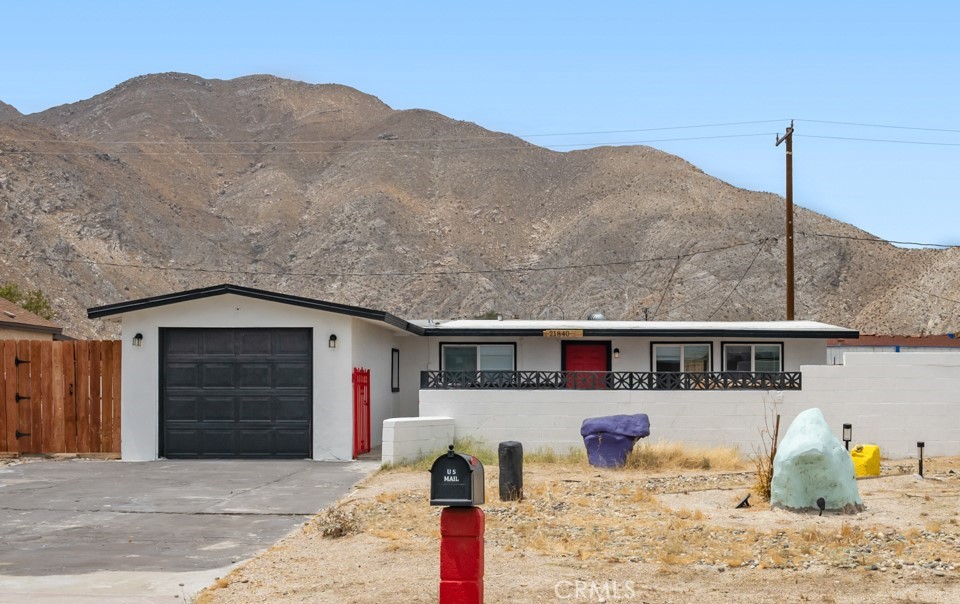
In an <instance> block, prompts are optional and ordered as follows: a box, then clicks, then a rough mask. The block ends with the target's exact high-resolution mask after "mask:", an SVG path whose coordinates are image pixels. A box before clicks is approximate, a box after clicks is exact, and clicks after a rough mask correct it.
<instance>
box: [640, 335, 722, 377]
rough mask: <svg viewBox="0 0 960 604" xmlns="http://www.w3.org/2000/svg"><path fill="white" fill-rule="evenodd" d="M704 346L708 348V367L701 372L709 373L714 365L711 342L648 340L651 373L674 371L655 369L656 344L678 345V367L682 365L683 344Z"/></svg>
mask: <svg viewBox="0 0 960 604" xmlns="http://www.w3.org/2000/svg"><path fill="white" fill-rule="evenodd" d="M688 345H689V346H706V347H707V348H708V349H709V353H708V354H709V355H710V358H709V359H708V363H709V367H707V368H706V369H704V370H703V372H702V373H711V372H712V371H713V365H714V356H713V342H650V372H651V373H674V372H658V371H657V353H656V349H657V346H680V367H681V368H682V367H683V359H684V353H683V347H684V346H688ZM677 373H701V372H699V371H683V370H681V371H679V372H677Z"/></svg>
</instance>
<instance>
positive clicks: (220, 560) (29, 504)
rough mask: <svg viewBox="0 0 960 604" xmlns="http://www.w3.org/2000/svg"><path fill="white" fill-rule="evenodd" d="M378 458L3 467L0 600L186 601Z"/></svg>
mask: <svg viewBox="0 0 960 604" xmlns="http://www.w3.org/2000/svg"><path fill="white" fill-rule="evenodd" d="M377 465H378V464H377V462H315V461H306V460H304V461H251V460H243V461H155V462H120V461H90V460H63V461H30V462H27V463H18V464H13V465H6V466H0V603H6V602H57V603H58V604H62V603H63V602H78V603H85V602H183V601H184V600H183V596H184V595H186V596H190V595H191V594H193V593H195V592H196V591H198V590H199V589H201V588H202V587H205V586H206V585H208V584H210V583H211V582H212V581H213V580H214V579H215V578H216V577H220V576H223V575H225V574H226V573H228V572H229V571H230V568H231V567H232V566H233V565H234V564H236V563H237V562H239V561H242V560H245V559H248V558H250V557H251V556H253V555H254V554H256V553H257V552H259V551H261V550H263V549H266V548H267V547H268V546H270V545H271V544H272V543H274V542H275V541H277V540H278V539H280V538H281V537H283V536H284V535H286V534H287V533H289V532H290V531H291V530H293V529H294V528H296V527H297V526H299V525H301V524H303V522H305V521H306V519H307V518H308V517H309V516H310V515H312V514H314V513H316V512H317V511H319V510H320V509H322V508H324V507H326V506H327V505H329V504H331V503H333V502H334V501H336V500H337V499H338V498H339V497H341V496H342V495H344V494H345V493H346V492H347V491H348V490H349V489H350V488H351V487H352V486H353V485H354V484H355V483H356V482H357V481H359V480H360V479H362V478H363V477H365V476H366V475H367V474H369V473H370V472H371V471H372V470H374V469H375V468H376V467H377ZM180 584H183V586H182V587H181V585H180Z"/></svg>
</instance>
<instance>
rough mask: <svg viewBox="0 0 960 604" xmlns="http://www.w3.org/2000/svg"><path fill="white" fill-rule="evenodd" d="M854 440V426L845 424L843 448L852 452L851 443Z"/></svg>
mask: <svg viewBox="0 0 960 604" xmlns="http://www.w3.org/2000/svg"><path fill="white" fill-rule="evenodd" d="M851 440H853V424H843V446H844V447H846V448H847V451H849V450H850V441H851Z"/></svg>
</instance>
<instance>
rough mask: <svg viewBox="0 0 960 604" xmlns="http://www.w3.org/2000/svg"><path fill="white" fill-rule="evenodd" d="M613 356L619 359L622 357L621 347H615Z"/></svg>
mask: <svg viewBox="0 0 960 604" xmlns="http://www.w3.org/2000/svg"><path fill="white" fill-rule="evenodd" d="M613 358H615V359H619V358H620V349H619V348H614V349H613Z"/></svg>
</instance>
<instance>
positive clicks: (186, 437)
mask: <svg viewBox="0 0 960 604" xmlns="http://www.w3.org/2000/svg"><path fill="white" fill-rule="evenodd" d="M200 434H201V433H200V430H197V429H195V428H188V429H182V430H178V429H176V428H167V430H166V431H165V432H164V444H166V445H167V446H168V447H170V448H171V449H173V450H174V451H201V450H202V446H203V441H202V439H201V438H200Z"/></svg>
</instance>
